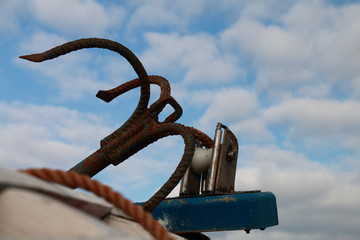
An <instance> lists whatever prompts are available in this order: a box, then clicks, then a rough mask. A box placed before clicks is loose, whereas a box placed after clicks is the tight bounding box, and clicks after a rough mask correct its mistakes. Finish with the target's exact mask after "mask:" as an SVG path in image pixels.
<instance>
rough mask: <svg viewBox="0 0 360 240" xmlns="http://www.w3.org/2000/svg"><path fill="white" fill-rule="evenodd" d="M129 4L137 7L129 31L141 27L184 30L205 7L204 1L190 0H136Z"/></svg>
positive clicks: (128, 26)
mask: <svg viewBox="0 0 360 240" xmlns="http://www.w3.org/2000/svg"><path fill="white" fill-rule="evenodd" d="M128 4H129V5H130V6H134V8H135V10H134V13H133V14H132V15H131V17H130V19H129V22H128V25H127V29H128V32H129V33H130V32H133V31H136V30H137V29H139V28H140V27H141V28H144V27H150V28H162V27H168V28H171V29H180V30H184V28H185V27H186V26H187V25H188V24H189V22H190V20H191V19H192V18H194V17H196V16H198V15H199V14H200V13H201V12H202V10H203V7H204V1H196V2H194V1H189V0H186V1H178V0H175V1H168V0H157V1H152V2H151V3H149V2H147V1H136V2H131V3H128ZM189 6H191V7H189ZM154 16H156V17H154Z"/></svg>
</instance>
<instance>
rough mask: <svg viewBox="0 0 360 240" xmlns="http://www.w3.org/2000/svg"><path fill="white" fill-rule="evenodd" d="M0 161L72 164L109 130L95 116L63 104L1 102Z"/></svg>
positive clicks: (14, 165) (22, 165)
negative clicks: (41, 104) (43, 104)
mask: <svg viewBox="0 0 360 240" xmlns="http://www.w3.org/2000/svg"><path fill="white" fill-rule="evenodd" d="M0 111H1V113H2V114H1V116H0V125H1V128H0V129H1V130H0V141H1V144H0V152H1V154H2V155H1V164H2V165H4V166H7V167H12V168H26V167H45V166H47V167H53V168H57V167H60V168H62V169H63V168H64V167H65V166H67V167H71V166H72V165H75V164H76V163H78V162H79V161H80V160H82V159H83V158H85V157H87V156H88V155H89V154H90V153H92V152H93V151H94V150H96V149H92V148H96V147H97V146H98V145H99V141H100V139H102V138H103V137H105V136H106V135H107V134H109V133H110V131H109V129H108V128H106V127H105V126H103V125H102V120H101V119H100V118H98V117H96V116H95V115H92V114H86V113H79V112H78V111H75V110H70V109H66V108H64V107H54V106H46V105H45V106H40V105H31V104H24V103H12V104H8V103H0Z"/></svg>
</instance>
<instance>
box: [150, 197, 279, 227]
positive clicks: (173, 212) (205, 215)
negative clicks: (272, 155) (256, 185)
mask: <svg viewBox="0 0 360 240" xmlns="http://www.w3.org/2000/svg"><path fill="white" fill-rule="evenodd" d="M152 215H153V217H154V218H155V219H158V221H159V222H161V223H162V224H163V225H164V226H165V227H166V228H167V229H168V230H169V231H170V232H173V233H187V232H209V231H229V230H245V231H249V230H251V229H262V230H263V229H265V228H267V227H271V226H274V225H278V224H279V223H278V215H277V207H276V198H275V195H274V194H272V193H271V192H248V193H241V192H239V193H232V194H225V195H200V196H194V197H185V198H184V197H181V198H180V197H179V198H169V199H165V200H164V201H163V202H162V203H161V204H160V205H159V206H158V207H157V208H156V209H155V210H154V211H153V213H152Z"/></svg>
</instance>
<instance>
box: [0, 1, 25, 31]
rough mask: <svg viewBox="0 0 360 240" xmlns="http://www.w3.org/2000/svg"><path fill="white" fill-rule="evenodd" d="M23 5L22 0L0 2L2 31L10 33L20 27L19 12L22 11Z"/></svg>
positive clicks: (0, 25) (0, 27)
mask: <svg viewBox="0 0 360 240" xmlns="http://www.w3.org/2000/svg"><path fill="white" fill-rule="evenodd" d="M21 5H22V1H21V0H14V1H1V2H0V23H1V24H0V33H1V32H4V33H6V35H8V34H9V33H12V32H14V31H17V30H18V29H19V27H18V26H19V22H18V19H17V14H18V13H19V12H21ZM15 13H16V14H15ZM6 35H5V34H4V36H6Z"/></svg>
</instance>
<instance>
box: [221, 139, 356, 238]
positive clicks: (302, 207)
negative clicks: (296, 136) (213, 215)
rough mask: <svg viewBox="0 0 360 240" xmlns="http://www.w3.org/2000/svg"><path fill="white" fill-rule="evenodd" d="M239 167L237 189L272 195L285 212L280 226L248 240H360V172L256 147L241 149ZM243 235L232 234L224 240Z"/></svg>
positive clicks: (252, 236)
mask: <svg viewBox="0 0 360 240" xmlns="http://www.w3.org/2000/svg"><path fill="white" fill-rule="evenodd" d="M239 166H240V168H238V170H237V178H236V189H237V190H252V189H262V190H263V191H272V192H273V193H275V195H276V197H277V205H278V211H279V221H280V224H279V226H275V227H273V228H270V229H267V230H265V231H264V232H260V231H253V232H252V233H251V234H250V235H249V236H246V238H247V239H263V238H264V237H266V238H267V239H288V238H292V239H313V238H315V239H328V238H333V239H356V236H357V234H358V232H357V230H356V229H357V228H356V226H358V225H359V224H360V222H359V218H358V215H359V214H360V212H359V208H358V207H357V205H358V202H359V201H360V194H359V193H360V191H359V190H360V188H359V185H358V184H357V181H358V180H359V175H358V174H359V171H353V172H339V171H335V169H331V168H326V167H324V166H322V165H321V164H320V163H316V162H313V161H309V160H308V159H307V158H306V157H304V156H303V155H301V154H298V153H295V152H291V151H287V150H281V149H278V148H276V147H274V146H263V147H260V146H255V145H245V146H242V147H241V151H240V154H239ZM333 214H336V218H335V219H334V215H333ZM224 235H225V236H224ZM239 235H241V233H239V232H228V233H226V234H223V235H222V239H238V237H239Z"/></svg>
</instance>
